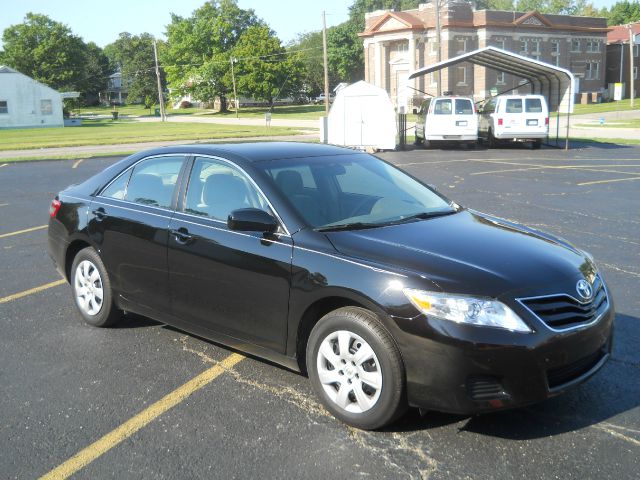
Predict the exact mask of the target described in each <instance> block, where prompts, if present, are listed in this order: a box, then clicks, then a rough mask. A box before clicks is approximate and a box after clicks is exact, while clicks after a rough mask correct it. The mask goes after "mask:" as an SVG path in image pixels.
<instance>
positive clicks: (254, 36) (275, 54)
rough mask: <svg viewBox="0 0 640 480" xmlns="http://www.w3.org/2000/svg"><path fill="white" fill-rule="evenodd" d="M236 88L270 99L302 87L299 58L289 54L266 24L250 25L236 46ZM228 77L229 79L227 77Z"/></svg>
mask: <svg viewBox="0 0 640 480" xmlns="http://www.w3.org/2000/svg"><path fill="white" fill-rule="evenodd" d="M232 55H233V57H232V59H237V64H236V65H237V67H236V68H235V77H236V86H237V91H238V93H239V94H241V95H245V96H248V97H252V98H255V99H259V100H265V101H267V102H269V105H271V106H272V105H273V101H274V100H276V98H283V97H286V96H288V95H289V94H291V93H294V92H296V91H297V90H298V88H299V80H300V77H301V75H300V70H301V66H300V61H299V59H298V58H297V57H296V56H295V55H287V51H286V49H285V48H284V47H283V46H282V45H281V44H280V40H279V39H278V37H276V35H275V33H274V32H273V31H272V30H271V29H270V28H269V27H267V26H266V25H254V26H251V27H249V28H248V29H247V30H246V31H245V32H244V33H243V34H242V36H241V37H240V39H239V40H238V43H237V44H236V46H235V47H234V48H233V51H232ZM227 81H228V79H227Z"/></svg>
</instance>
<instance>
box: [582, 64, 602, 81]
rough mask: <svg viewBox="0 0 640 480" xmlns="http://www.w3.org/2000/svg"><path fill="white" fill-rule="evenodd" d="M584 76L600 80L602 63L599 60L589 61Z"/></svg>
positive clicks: (586, 78)
mask: <svg viewBox="0 0 640 480" xmlns="http://www.w3.org/2000/svg"><path fill="white" fill-rule="evenodd" d="M584 78H585V80H598V79H599V78H600V64H599V63H598V62H587V66H586V69H585V72H584Z"/></svg>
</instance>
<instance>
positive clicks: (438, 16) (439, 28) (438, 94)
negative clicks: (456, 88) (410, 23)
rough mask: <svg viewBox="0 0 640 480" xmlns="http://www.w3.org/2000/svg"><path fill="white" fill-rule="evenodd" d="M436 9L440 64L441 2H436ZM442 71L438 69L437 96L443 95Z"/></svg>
mask: <svg viewBox="0 0 640 480" xmlns="http://www.w3.org/2000/svg"><path fill="white" fill-rule="evenodd" d="M435 9H436V42H437V44H438V50H437V51H436V63H440V61H441V60H442V44H441V43H440V36H441V35H442V27H441V26H440V0H435ZM441 71H442V70H441V69H438V70H437V72H438V74H437V76H436V81H437V82H438V86H437V91H436V92H437V96H438V97H439V96H440V95H442V82H441V80H442V76H441V74H440V73H441Z"/></svg>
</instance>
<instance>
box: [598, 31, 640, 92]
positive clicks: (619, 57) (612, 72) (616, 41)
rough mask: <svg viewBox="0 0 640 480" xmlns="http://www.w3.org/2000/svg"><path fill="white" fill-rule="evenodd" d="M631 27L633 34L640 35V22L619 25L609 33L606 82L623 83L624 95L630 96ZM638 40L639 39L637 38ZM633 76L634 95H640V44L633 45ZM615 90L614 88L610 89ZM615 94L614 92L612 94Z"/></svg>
mask: <svg viewBox="0 0 640 480" xmlns="http://www.w3.org/2000/svg"><path fill="white" fill-rule="evenodd" d="M629 29H632V31H633V34H634V35H635V36H636V37H637V36H638V35H640V23H634V24H632V25H630V26H627V25H618V26H616V27H612V28H611V31H609V34H608V35H607V47H606V50H607V69H606V82H607V85H611V84H613V83H622V84H623V86H624V87H623V90H624V97H623V98H629V94H630V92H631V89H630V88H629V75H630V71H629V70H630V68H631V62H630V60H629V53H630V52H629V41H630V35H629ZM636 41H637V40H636ZM633 63H634V68H633V78H634V82H633V85H634V89H635V95H634V97H639V96H640V77H639V76H638V71H639V70H640V45H637V44H636V45H634V46H633ZM610 91H611V92H613V89H612V88H611V89H610ZM612 95H613V94H612Z"/></svg>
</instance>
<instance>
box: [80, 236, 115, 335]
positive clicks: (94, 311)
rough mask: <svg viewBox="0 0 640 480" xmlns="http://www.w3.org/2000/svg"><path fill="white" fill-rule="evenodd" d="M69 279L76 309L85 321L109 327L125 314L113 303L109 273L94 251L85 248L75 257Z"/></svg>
mask: <svg viewBox="0 0 640 480" xmlns="http://www.w3.org/2000/svg"><path fill="white" fill-rule="evenodd" d="M70 280H71V287H72V288H73V296H74V299H75V302H76V307H77V308H78V311H79V312H80V315H81V316H82V318H83V319H84V321H85V322H87V323H88V324H90V325H93V326H95V327H108V326H109V325H113V324H114V323H115V322H117V321H118V320H119V319H120V317H121V315H122V312H121V311H120V310H118V309H117V308H116V306H115V305H114V304H113V295H112V292H111V282H110V281H109V276H108V275H107V270H106V269H105V267H104V264H103V263H102V260H101V259H100V256H99V255H98V253H97V252H96V251H95V250H94V249H93V248H91V247H87V248H84V249H82V250H80V251H79V252H78V254H77V255H76V256H75V258H74V259H73V265H72V266H71V279H70Z"/></svg>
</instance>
